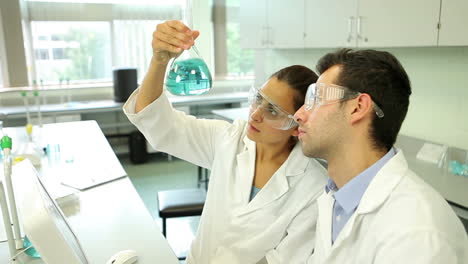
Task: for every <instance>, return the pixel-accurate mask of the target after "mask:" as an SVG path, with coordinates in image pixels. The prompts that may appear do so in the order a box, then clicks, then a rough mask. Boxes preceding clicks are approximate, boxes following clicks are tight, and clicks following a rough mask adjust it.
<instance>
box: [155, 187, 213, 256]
mask: <svg viewBox="0 0 468 264" xmlns="http://www.w3.org/2000/svg"><path fill="white" fill-rule="evenodd" d="M205 200H206V191H205V190H203V189H198V188H197V189H180V190H168V191H160V192H158V205H159V217H161V218H162V228H163V230H162V232H163V235H164V236H165V237H167V223H166V221H167V218H173V217H183V216H197V215H201V213H202V211H203V206H204V204H205ZM179 259H180V260H183V259H185V257H179Z"/></svg>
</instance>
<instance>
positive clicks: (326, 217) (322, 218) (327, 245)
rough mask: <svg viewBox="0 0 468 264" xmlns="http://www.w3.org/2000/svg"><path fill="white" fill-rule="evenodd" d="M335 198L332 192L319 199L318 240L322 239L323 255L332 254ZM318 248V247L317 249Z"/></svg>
mask: <svg viewBox="0 0 468 264" xmlns="http://www.w3.org/2000/svg"><path fill="white" fill-rule="evenodd" d="M334 202H335V199H334V198H333V197H332V196H331V194H328V193H326V192H325V191H324V192H323V194H322V195H321V196H320V197H319V198H318V199H317V205H318V222H317V240H319V241H320V243H319V245H320V246H322V248H321V249H319V250H322V252H319V253H320V254H321V255H322V256H328V255H330V251H331V247H332V237H331V232H332V217H333V204H334ZM316 250H317V249H316Z"/></svg>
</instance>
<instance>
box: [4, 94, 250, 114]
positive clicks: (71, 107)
mask: <svg viewBox="0 0 468 264" xmlns="http://www.w3.org/2000/svg"><path fill="white" fill-rule="evenodd" d="M167 94H168V98H169V101H170V102H171V103H172V105H173V106H174V107H177V106H191V105H209V104H228V103H241V102H246V101H247V97H248V92H229V93H211V94H210V93H208V94H206V95H195V96H175V95H172V94H169V93H167ZM122 106H123V103H118V102H115V101H113V100H100V101H85V102H71V103H65V104H47V105H42V106H41V112H42V113H44V114H55V115H59V114H73V113H89V112H112V111H122ZM30 109H31V111H32V112H34V111H35V110H36V108H35V106H34V105H32V106H30ZM0 114H3V115H4V116H5V117H4V118H5V120H8V118H24V117H25V116H26V113H25V109H24V106H23V105H19V106H7V107H3V106H2V107H1V109H0Z"/></svg>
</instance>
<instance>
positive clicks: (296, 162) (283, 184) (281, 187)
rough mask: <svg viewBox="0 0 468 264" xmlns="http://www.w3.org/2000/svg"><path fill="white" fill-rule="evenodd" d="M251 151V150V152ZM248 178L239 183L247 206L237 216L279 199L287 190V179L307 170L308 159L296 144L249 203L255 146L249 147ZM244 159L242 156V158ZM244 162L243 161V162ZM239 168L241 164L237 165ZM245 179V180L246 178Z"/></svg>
mask: <svg viewBox="0 0 468 264" xmlns="http://www.w3.org/2000/svg"><path fill="white" fill-rule="evenodd" d="M251 149H252V150H251ZM248 153H249V157H248V160H249V161H248V162H249V172H248V173H250V174H249V178H248V181H246V182H242V183H240V185H239V186H241V187H242V188H243V189H242V192H243V194H242V199H243V202H245V203H247V206H246V207H245V208H243V209H241V210H239V211H238V214H237V215H242V214H247V213H250V212H253V211H255V210H258V209H260V208H262V207H264V206H266V205H267V204H269V203H271V202H273V201H275V200H277V199H279V198H280V197H281V196H283V195H284V194H285V193H286V192H288V190H289V182H288V177H292V176H297V175H300V174H303V173H304V172H305V170H306V169H307V166H308V164H309V162H310V159H309V158H307V157H305V156H304V155H303V154H302V148H301V145H300V144H296V146H294V148H293V150H292V151H291V153H290V154H289V157H288V158H287V160H286V161H285V162H284V163H283V164H282V165H281V167H280V168H279V169H278V171H276V172H275V174H274V175H273V176H272V177H271V179H270V180H269V181H268V182H267V184H266V185H265V186H264V187H263V188H262V190H261V191H260V192H259V193H258V194H257V196H255V198H254V199H253V200H252V201H251V202H250V203H249V198H250V192H251V189H252V183H253V174H254V169H255V144H253V147H251V145H249V151H248ZM242 159H244V156H242ZM244 162H245V161H244ZM245 163H246V162H245ZM238 165H239V166H240V165H241V164H240V163H238ZM241 170H243V169H240V170H239V171H241ZM246 179H247V178H246Z"/></svg>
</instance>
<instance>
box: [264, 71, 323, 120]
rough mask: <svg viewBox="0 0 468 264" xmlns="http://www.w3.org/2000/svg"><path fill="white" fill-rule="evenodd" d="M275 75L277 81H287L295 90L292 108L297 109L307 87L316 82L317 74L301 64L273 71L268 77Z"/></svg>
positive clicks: (303, 98)
mask: <svg viewBox="0 0 468 264" xmlns="http://www.w3.org/2000/svg"><path fill="white" fill-rule="evenodd" d="M272 77H275V78H276V79H278V80H279V81H283V82H285V83H287V84H288V85H289V86H291V88H293V89H294V90H296V91H297V95H296V96H295V97H294V110H296V111H297V110H299V108H301V106H303V105H304V101H305V95H306V93H307V88H309V85H311V84H312V83H316V82H317V79H318V76H317V74H316V73H315V72H314V71H312V70H311V69H309V68H307V67H306V66H302V65H292V66H289V67H286V68H283V69H281V70H279V71H277V72H275V73H273V74H272V75H271V76H270V78H272Z"/></svg>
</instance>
